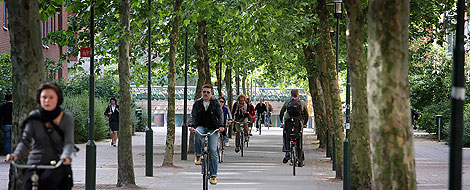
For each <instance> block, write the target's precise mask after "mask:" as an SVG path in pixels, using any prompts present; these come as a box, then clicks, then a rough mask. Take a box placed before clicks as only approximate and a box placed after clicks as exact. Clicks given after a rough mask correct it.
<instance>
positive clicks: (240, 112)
mask: <svg viewBox="0 0 470 190" xmlns="http://www.w3.org/2000/svg"><path fill="white" fill-rule="evenodd" d="M248 109H249V105H248V102H247V101H246V98H245V95H243V94H241V95H239V96H238V97H237V101H236V102H235V103H234V104H233V106H232V115H233V116H234V117H235V121H237V122H248V118H249V117H250V114H249V113H248ZM234 130H235V146H236V147H235V152H237V153H238V152H239V151H240V124H238V123H235V128H234ZM244 131H245V134H248V126H245V127H244Z"/></svg>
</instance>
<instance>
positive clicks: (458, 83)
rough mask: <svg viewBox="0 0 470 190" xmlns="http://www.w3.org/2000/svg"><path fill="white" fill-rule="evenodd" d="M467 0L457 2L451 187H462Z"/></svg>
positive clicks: (450, 165)
mask: <svg viewBox="0 0 470 190" xmlns="http://www.w3.org/2000/svg"><path fill="white" fill-rule="evenodd" d="M464 16H465V0H459V1H458V2H457V27H456V31H455V33H456V36H455V39H456V40H455V48H454V56H453V57H454V64H453V71H452V92H451V98H452V101H451V108H452V110H451V114H452V117H451V121H450V125H451V132H450V155H449V157H450V158H449V189H456V190H460V189H462V136H463V126H464V125H463V124H464V123H463V121H464V120H463V109H464V101H465V73H464V72H465V68H464V66H465V50H464V45H465V41H464V40H465V39H464V38H465V36H464V22H465V19H464Z"/></svg>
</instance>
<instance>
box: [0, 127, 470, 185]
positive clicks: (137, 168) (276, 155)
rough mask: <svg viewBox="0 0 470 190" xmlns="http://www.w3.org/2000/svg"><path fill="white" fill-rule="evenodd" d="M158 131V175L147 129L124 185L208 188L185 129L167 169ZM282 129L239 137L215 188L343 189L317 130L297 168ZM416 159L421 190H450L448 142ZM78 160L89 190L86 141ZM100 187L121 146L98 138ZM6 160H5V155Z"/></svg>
mask: <svg viewBox="0 0 470 190" xmlns="http://www.w3.org/2000/svg"><path fill="white" fill-rule="evenodd" d="M153 129H154V160H153V165H154V166H153V177H146V176H145V133H136V135H135V136H133V159H134V173H135V179H136V185H137V186H138V187H127V188H122V189H135V188H144V189H165V190H166V189H169V190H170V189H171V190H173V189H175V190H176V189H202V175H201V167H200V166H196V165H194V164H193V159H194V155H188V160H181V146H180V145H181V128H179V127H178V128H176V140H175V145H176V146H175V156H174V159H173V161H174V167H161V164H162V162H163V154H164V144H165V136H166V128H163V127H158V128H153ZM281 137H282V129H280V128H270V130H266V128H264V129H263V133H262V135H261V136H260V135H258V134H257V133H255V131H253V136H252V137H251V138H250V143H249V147H248V148H245V154H244V157H241V156H240V153H235V151H234V141H233V140H231V141H230V145H231V146H230V147H227V148H226V154H225V161H224V163H222V164H219V170H218V184H217V185H210V186H209V189H242V190H255V189H283V190H284V189H309V190H312V189H313V190H316V189H319V190H323V189H325V190H327V189H342V181H341V180H336V179H334V176H335V172H334V171H332V170H331V161H330V159H329V158H326V157H325V152H324V150H320V149H318V141H316V140H315V139H316V136H315V135H314V134H313V131H312V129H306V130H305V131H304V150H305V157H306V161H305V166H304V167H302V168H297V170H296V172H297V175H296V176H293V175H292V166H290V165H289V164H283V163H282V158H283V156H284V154H283V153H282V152H281V146H282V139H281ZM414 142H415V160H416V176H417V182H418V189H448V185H447V181H448V170H449V169H448V160H449V148H448V146H447V145H445V144H444V143H442V142H436V141H432V140H428V139H426V138H415V139H414ZM78 146H79V147H80V149H81V151H80V152H78V153H77V154H76V156H75V157H74V158H73V165H72V166H73V172H74V183H75V186H74V189H85V188H84V184H85V154H86V147H85V144H80V145H78ZM96 146H97V163H96V166H97V168H96V184H97V185H96V189H117V187H116V183H117V173H118V172H117V148H116V147H112V146H111V145H110V141H109V140H105V141H101V142H96ZM0 159H2V160H3V159H4V156H3V157H0ZM463 160H464V161H463V176H462V178H463V180H462V181H463V185H462V189H470V181H469V179H470V149H468V148H465V149H464V150H463ZM8 168H9V165H8V164H7V163H3V162H2V163H0V189H6V187H7V184H8Z"/></svg>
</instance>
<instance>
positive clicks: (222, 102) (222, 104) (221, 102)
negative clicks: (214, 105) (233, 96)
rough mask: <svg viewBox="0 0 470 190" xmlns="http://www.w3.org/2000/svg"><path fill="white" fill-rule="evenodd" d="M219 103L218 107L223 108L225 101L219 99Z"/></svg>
mask: <svg viewBox="0 0 470 190" xmlns="http://www.w3.org/2000/svg"><path fill="white" fill-rule="evenodd" d="M219 102H220V105H221V106H222V107H223V106H224V104H225V100H224V99H219Z"/></svg>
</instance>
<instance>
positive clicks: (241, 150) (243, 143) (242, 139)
mask: <svg viewBox="0 0 470 190" xmlns="http://www.w3.org/2000/svg"><path fill="white" fill-rule="evenodd" d="M240 141H241V143H240V144H241V146H240V152H241V154H242V157H243V147H244V146H245V133H244V132H241V133H240Z"/></svg>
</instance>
